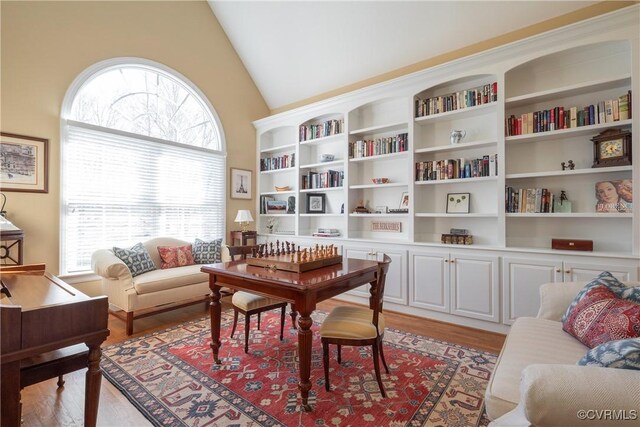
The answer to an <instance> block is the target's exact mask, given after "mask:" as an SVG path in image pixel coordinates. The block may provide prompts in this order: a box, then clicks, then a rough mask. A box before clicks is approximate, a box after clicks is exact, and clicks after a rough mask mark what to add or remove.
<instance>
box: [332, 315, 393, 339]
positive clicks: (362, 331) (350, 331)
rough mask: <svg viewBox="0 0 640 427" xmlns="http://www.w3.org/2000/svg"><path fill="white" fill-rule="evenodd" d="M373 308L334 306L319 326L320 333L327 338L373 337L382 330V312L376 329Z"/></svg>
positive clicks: (383, 324)
mask: <svg viewBox="0 0 640 427" xmlns="http://www.w3.org/2000/svg"><path fill="white" fill-rule="evenodd" d="M371 319H373V310H371V309H368V308H364V307H336V308H335V309H334V310H333V311H331V313H330V314H329V316H327V318H326V319H325V320H324V321H323V322H322V326H320V335H321V336H323V337H327V338H354V339H368V338H375V337H376V336H377V333H378V330H380V331H384V326H385V322H384V314H382V313H380V314H379V317H378V329H377V330H376V327H375V325H374V324H373V323H371Z"/></svg>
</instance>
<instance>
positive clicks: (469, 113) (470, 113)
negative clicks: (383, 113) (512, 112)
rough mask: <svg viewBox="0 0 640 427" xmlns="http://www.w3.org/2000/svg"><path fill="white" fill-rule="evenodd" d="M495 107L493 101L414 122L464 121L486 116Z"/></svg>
mask: <svg viewBox="0 0 640 427" xmlns="http://www.w3.org/2000/svg"><path fill="white" fill-rule="evenodd" d="M497 105H498V103H497V102H496V101H493V102H489V103H487V104H481V105H476V106H474V107H467V108H461V109H459V110H454V111H447V112H445V113H438V114H432V115H429V116H421V117H416V118H415V119H414V121H415V123H416V124H418V125H425V124H430V123H434V122H439V121H445V120H452V119H456V120H457V119H466V118H469V117H474V116H477V115H481V114H487V110H495V109H496V106H497Z"/></svg>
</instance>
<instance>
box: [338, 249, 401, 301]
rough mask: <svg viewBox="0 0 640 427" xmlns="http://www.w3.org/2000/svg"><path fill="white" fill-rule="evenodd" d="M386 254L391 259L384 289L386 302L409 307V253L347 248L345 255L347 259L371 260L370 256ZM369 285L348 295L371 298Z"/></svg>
mask: <svg viewBox="0 0 640 427" xmlns="http://www.w3.org/2000/svg"><path fill="white" fill-rule="evenodd" d="M372 253H373V254H382V253H385V254H387V255H389V258H391V265H389V271H388V272H387V280H386V285H385V288H384V301H387V302H393V303H397V304H402V305H407V251H402V250H379V249H362V248H356V247H348V246H345V248H344V254H345V256H346V257H347V258H357V259H371V255H370V254H372ZM369 287H370V286H369V285H362V286H360V287H358V288H356V289H353V290H351V291H349V292H347V293H348V294H351V295H355V296H359V297H365V298H369V297H370V296H371V294H370V293H369Z"/></svg>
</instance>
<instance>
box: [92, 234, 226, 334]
mask: <svg viewBox="0 0 640 427" xmlns="http://www.w3.org/2000/svg"><path fill="white" fill-rule="evenodd" d="M142 244H143V246H144V247H145V248H146V250H147V252H148V253H149V255H150V257H151V260H152V261H153V264H154V265H155V267H156V269H154V270H152V271H147V272H145V273H142V274H140V275H137V276H135V277H134V276H133V275H132V274H131V271H130V269H129V267H127V265H126V264H125V263H124V262H123V261H122V260H121V259H120V258H118V257H117V256H116V255H114V253H113V250H112V249H100V250H97V251H96V252H94V253H93V255H92V257H91V267H92V269H93V271H94V272H95V273H96V274H98V275H99V276H101V278H102V292H103V293H104V295H106V296H107V297H109V305H110V308H111V306H115V307H116V308H118V309H120V310H121V311H123V312H124V314H125V316H122V317H123V320H125V321H126V330H127V335H131V334H132V333H133V321H134V320H135V319H139V318H141V317H145V316H148V315H150V314H157V313H159V312H160V311H166V310H167V309H174V308H179V307H183V306H185V305H189V304H194V303H198V302H200V301H202V302H204V303H206V299H205V297H206V296H207V295H208V294H209V292H210V291H209V275H208V274H206V273H202V272H201V271H200V268H201V267H202V265H201V264H194V265H186V266H183V267H174V268H167V269H161V264H162V261H161V259H160V254H159V253H158V247H159V246H161V247H162V246H163V247H179V246H184V245H190V244H191V242H186V241H184V240H179V239H174V238H170V237H159V238H154V239H150V240H148V241H146V242H142ZM227 257H228V255H226V254H225V253H224V252H222V251H221V258H222V259H225V258H227ZM198 297H199V298H198ZM169 304H171V305H169ZM151 308H153V310H147V309H151ZM141 310H144V312H142V313H138V314H136V312H140V311H141ZM112 313H113V314H115V315H116V316H118V317H120V315H119V313H118V312H117V311H113V310H112Z"/></svg>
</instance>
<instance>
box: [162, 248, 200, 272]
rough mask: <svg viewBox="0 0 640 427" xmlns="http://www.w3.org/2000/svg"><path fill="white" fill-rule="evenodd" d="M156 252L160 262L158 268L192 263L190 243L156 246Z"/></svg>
mask: <svg viewBox="0 0 640 427" xmlns="http://www.w3.org/2000/svg"><path fill="white" fill-rule="evenodd" d="M158 253H159V254H160V259H161V260H162V264H161V265H160V268H162V269H165V268H175V267H184V266H185V265H193V264H195V262H194V261H193V255H192V254H191V245H184V246H174V247H172V246H158Z"/></svg>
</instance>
